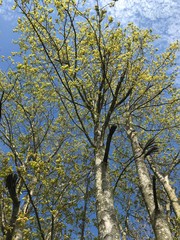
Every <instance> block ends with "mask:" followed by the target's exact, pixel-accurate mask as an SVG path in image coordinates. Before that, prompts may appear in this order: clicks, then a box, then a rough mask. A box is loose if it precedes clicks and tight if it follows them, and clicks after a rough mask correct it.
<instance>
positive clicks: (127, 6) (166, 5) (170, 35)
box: [0, 0, 180, 85]
mask: <svg viewBox="0 0 180 240" xmlns="http://www.w3.org/2000/svg"><path fill="white" fill-rule="evenodd" d="M99 1H100V2H101V3H102V4H103V5H106V4H108V3H109V2H110V0H99ZM95 2H96V1H95V0H88V4H89V6H90V7H91V5H92V6H93V5H94V4H95ZM12 4H13V0H4V3H3V5H2V6H0V55H5V56H8V55H9V54H10V53H11V51H15V50H16V48H17V46H15V45H14V44H13V43H12V39H16V38H17V36H16V35H15V33H13V31H12V30H13V28H14V27H15V25H16V19H17V16H18V13H17V12H14V11H12V10H11V7H12ZM179 13H180V0H118V1H117V2H116V3H115V6H114V7H113V8H109V14H111V15H112V16H113V17H114V18H115V19H117V21H120V22H121V23H122V25H123V26H125V25H126V24H127V23H128V22H134V23H135V24H136V25H137V26H138V27H141V28H151V29H152V30H153V32H154V33H157V34H159V35H160V36H161V39H159V40H158V42H157V44H158V45H159V46H160V47H161V49H163V48H164V49H165V48H166V47H167V46H168V44H169V43H171V42H172V41H174V40H177V39H179V40H180V27H179V26H180V14H179ZM178 63H179V64H180V54H179V56H178ZM0 67H2V66H1V65H0ZM176 83H177V84H178V85H179V84H180V76H179V77H178V79H177V81H176Z"/></svg>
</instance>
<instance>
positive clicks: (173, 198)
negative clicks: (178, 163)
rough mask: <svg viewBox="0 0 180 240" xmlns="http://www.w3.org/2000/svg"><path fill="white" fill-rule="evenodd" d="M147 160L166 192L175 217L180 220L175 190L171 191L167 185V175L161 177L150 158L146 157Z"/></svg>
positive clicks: (179, 208)
mask: <svg viewBox="0 0 180 240" xmlns="http://www.w3.org/2000/svg"><path fill="white" fill-rule="evenodd" d="M147 159H148V162H149V163H150V164H151V167H152V169H153V171H154V173H155V174H156V176H157V177H158V179H159V181H160V182H161V183H162V185H163V187H164V189H165V191H166V193H167V195H168V197H169V200H170V202H171V204H172V207H173V209H174V212H175V214H176V217H177V218H180V205H179V202H178V198H177V196H176V193H175V190H174V189H173V187H172V186H171V185H170V183H169V177H168V175H166V176H163V175H162V174H160V173H159V171H158V170H157V169H156V167H155V166H154V164H153V162H152V159H151V157H150V156H148V157H147Z"/></svg>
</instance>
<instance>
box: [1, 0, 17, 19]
mask: <svg viewBox="0 0 180 240" xmlns="http://www.w3.org/2000/svg"><path fill="white" fill-rule="evenodd" d="M13 5H14V1H13V0H5V1H3V4H2V5H1V6H0V16H1V17H3V18H4V20H6V21H12V20H15V19H16V18H17V13H16V12H15V11H13V10H12V7H13Z"/></svg>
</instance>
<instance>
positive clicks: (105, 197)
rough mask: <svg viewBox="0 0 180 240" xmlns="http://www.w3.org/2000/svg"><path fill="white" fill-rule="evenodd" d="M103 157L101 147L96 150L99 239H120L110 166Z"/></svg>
mask: <svg viewBox="0 0 180 240" xmlns="http://www.w3.org/2000/svg"><path fill="white" fill-rule="evenodd" d="M103 158H104V148H103V147H100V148H98V149H97V150H96V152H95V167H96V177H95V180H96V208H97V219H98V230H99V239H105V240H119V239H120V229H119V224H118V220H117V218H116V212H115V208H114V200H113V195H112V191H111V186H110V179H109V172H108V167H107V166H106V164H104V163H103Z"/></svg>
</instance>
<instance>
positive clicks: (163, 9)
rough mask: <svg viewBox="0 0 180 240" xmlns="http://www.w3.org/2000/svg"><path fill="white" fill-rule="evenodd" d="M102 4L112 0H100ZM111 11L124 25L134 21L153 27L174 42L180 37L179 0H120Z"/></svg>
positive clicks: (141, 25) (140, 25)
mask: <svg viewBox="0 0 180 240" xmlns="http://www.w3.org/2000/svg"><path fill="white" fill-rule="evenodd" d="M100 2H101V3H102V4H106V3H109V2H110V0H100ZM109 12H110V13H111V14H112V15H113V16H114V17H115V18H116V19H117V20H118V21H120V22H121V23H122V24H123V25H125V24H127V23H128V22H134V23H135V24H136V25H137V26H139V27H143V28H152V30H153V32H154V33H157V34H160V35H163V38H164V40H166V41H167V42H172V41H174V40H176V39H178V38H180V28H179V26H180V14H179V13H180V4H179V0H118V1H116V3H115V7H114V8H109Z"/></svg>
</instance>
